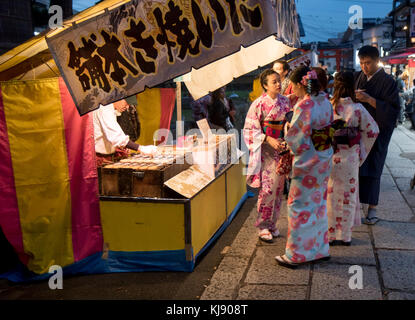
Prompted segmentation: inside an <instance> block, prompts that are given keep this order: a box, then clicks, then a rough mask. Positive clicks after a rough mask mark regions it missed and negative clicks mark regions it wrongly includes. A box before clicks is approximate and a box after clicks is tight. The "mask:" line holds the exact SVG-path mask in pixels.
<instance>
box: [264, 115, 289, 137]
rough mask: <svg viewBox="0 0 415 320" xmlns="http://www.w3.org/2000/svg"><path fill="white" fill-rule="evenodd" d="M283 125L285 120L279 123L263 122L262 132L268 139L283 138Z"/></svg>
mask: <svg viewBox="0 0 415 320" xmlns="http://www.w3.org/2000/svg"><path fill="white" fill-rule="evenodd" d="M284 124H285V120H281V121H264V122H263V123H262V130H263V131H264V134H265V135H266V136H268V137H272V138H275V139H278V138H281V139H282V138H283V137H284Z"/></svg>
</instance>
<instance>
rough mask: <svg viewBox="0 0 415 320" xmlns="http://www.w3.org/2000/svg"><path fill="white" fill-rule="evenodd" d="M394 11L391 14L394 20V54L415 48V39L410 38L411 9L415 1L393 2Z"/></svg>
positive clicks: (395, 0) (396, 0)
mask: <svg viewBox="0 0 415 320" xmlns="http://www.w3.org/2000/svg"><path fill="white" fill-rule="evenodd" d="M392 7H393V9H392V11H391V12H390V13H389V15H388V16H389V17H391V18H392V20H393V23H392V41H393V45H392V52H399V51H402V50H404V49H406V48H409V47H413V46H415V38H412V39H411V37H410V23H411V8H413V7H415V1H410V0H393V6H392Z"/></svg>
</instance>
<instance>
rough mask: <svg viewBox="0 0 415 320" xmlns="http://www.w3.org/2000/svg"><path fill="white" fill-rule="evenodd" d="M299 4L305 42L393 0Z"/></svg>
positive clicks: (376, 13) (333, 33) (330, 34)
mask: <svg viewBox="0 0 415 320" xmlns="http://www.w3.org/2000/svg"><path fill="white" fill-rule="evenodd" d="M95 2H96V0H73V7H74V9H75V10H78V11H82V10H84V9H86V8H88V7H90V6H92V5H94V4H95ZM296 5H297V11H298V13H299V14H300V15H301V20H302V22H303V26H304V29H305V33H306V36H305V37H304V38H302V40H303V41H304V42H310V41H327V39H328V38H336V37H337V34H338V33H339V32H344V31H346V29H347V24H348V21H349V18H350V17H351V16H352V14H349V8H350V7H351V6H353V5H359V6H361V7H362V10H363V18H378V17H379V18H384V17H385V16H386V15H387V14H388V13H389V12H390V11H391V10H392V0H296Z"/></svg>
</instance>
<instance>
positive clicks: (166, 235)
mask: <svg viewBox="0 0 415 320" xmlns="http://www.w3.org/2000/svg"><path fill="white" fill-rule="evenodd" d="M100 208H101V222H102V230H103V234H104V243H105V245H106V246H107V248H108V249H109V250H112V251H130V252H131V251H156V250H183V249H184V204H183V203H166V202H127V201H125V202H124V201H100Z"/></svg>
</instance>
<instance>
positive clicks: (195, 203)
mask: <svg viewBox="0 0 415 320" xmlns="http://www.w3.org/2000/svg"><path fill="white" fill-rule="evenodd" d="M191 220H192V245H193V255H194V256H196V255H197V253H198V252H199V251H200V249H202V248H203V246H204V245H205V244H206V243H207V242H208V241H209V239H210V238H211V237H212V236H213V235H214V234H215V232H216V231H217V230H218V229H219V227H220V226H221V225H222V224H223V223H224V222H225V220H226V196H225V175H224V174H223V175H221V176H220V177H219V178H217V180H215V181H214V182H213V183H211V184H210V185H209V186H208V187H206V189H204V190H203V191H202V192H200V193H199V194H198V195H196V196H195V197H194V198H193V199H192V200H191Z"/></svg>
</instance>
